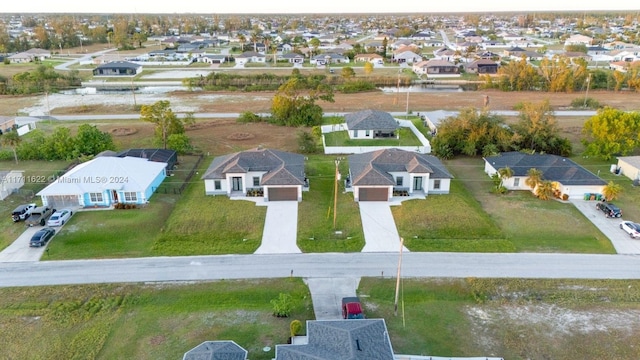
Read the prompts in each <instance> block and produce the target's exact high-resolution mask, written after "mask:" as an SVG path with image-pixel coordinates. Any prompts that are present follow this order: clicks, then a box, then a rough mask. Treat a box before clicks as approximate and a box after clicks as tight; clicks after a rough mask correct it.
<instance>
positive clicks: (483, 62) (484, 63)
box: [465, 59, 498, 74]
mask: <svg viewBox="0 0 640 360" xmlns="http://www.w3.org/2000/svg"><path fill="white" fill-rule="evenodd" d="M465 68H466V69H467V71H468V72H470V73H475V74H497V73H498V63H497V62H495V61H493V60H489V59H478V60H475V61H474V62H472V63H470V64H468V65H467V66H465Z"/></svg>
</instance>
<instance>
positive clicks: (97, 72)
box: [93, 61, 142, 76]
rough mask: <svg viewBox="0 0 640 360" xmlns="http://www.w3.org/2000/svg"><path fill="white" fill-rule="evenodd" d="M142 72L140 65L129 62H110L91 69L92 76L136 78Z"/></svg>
mask: <svg viewBox="0 0 640 360" xmlns="http://www.w3.org/2000/svg"><path fill="white" fill-rule="evenodd" d="M141 72H142V65H139V64H134V63H132V62H130V61H112V62H109V63H106V64H102V65H99V66H98V67H97V68H95V69H93V75H94V76H136V75H138V74H139V73H141Z"/></svg>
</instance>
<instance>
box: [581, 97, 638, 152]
mask: <svg viewBox="0 0 640 360" xmlns="http://www.w3.org/2000/svg"><path fill="white" fill-rule="evenodd" d="M582 132H583V134H584V138H583V140H582V142H583V144H584V145H585V152H584V153H585V154H586V155H591V156H597V157H600V158H602V159H604V160H610V159H611V158H612V157H613V156H614V155H622V156H626V155H629V154H631V153H632V152H633V151H634V150H635V149H636V148H637V147H638V146H639V145H640V140H639V139H638V133H640V112H637V111H634V112H625V111H622V110H617V109H612V108H609V107H606V108H604V109H600V110H598V113H597V114H596V115H594V116H592V117H591V118H589V119H588V120H587V121H586V122H585V124H584V127H583V129H582Z"/></svg>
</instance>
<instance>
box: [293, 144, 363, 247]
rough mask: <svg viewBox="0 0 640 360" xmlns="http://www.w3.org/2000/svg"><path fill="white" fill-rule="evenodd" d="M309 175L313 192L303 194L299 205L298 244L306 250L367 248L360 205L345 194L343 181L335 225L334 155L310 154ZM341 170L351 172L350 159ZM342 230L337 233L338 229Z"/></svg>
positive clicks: (344, 161)
mask: <svg viewBox="0 0 640 360" xmlns="http://www.w3.org/2000/svg"><path fill="white" fill-rule="evenodd" d="M308 158H309V160H308V161H307V177H308V178H309V184H310V191H309V192H304V193H303V194H302V202H301V203H300V204H299V205H298V247H300V249H301V250H302V251H303V252H355V251H360V250H362V248H363V247H364V233H363V230H362V222H361V220H360V210H359V208H358V204H357V203H356V202H355V201H353V195H352V194H351V193H344V182H342V181H341V182H340V184H339V189H338V202H337V205H338V206H337V212H336V215H337V216H336V227H335V229H334V227H333V209H334V206H333V205H334V200H333V198H334V184H335V162H334V161H335V159H336V157H335V156H329V155H313V156H309V157H308ZM340 173H341V174H342V175H343V178H344V176H345V174H348V166H347V161H346V160H343V161H341V163H340ZM336 230H339V231H341V232H342V233H341V234H340V235H336V233H335V231H336Z"/></svg>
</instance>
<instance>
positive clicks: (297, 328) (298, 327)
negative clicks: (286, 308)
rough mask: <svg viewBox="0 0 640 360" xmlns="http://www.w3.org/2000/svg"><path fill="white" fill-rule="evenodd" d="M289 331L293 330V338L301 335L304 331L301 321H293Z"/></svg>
mask: <svg viewBox="0 0 640 360" xmlns="http://www.w3.org/2000/svg"><path fill="white" fill-rule="evenodd" d="M289 330H291V337H294V336H296V335H298V334H300V331H301V330H302V323H301V322H300V320H293V321H292V322H291V324H290V325H289Z"/></svg>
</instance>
